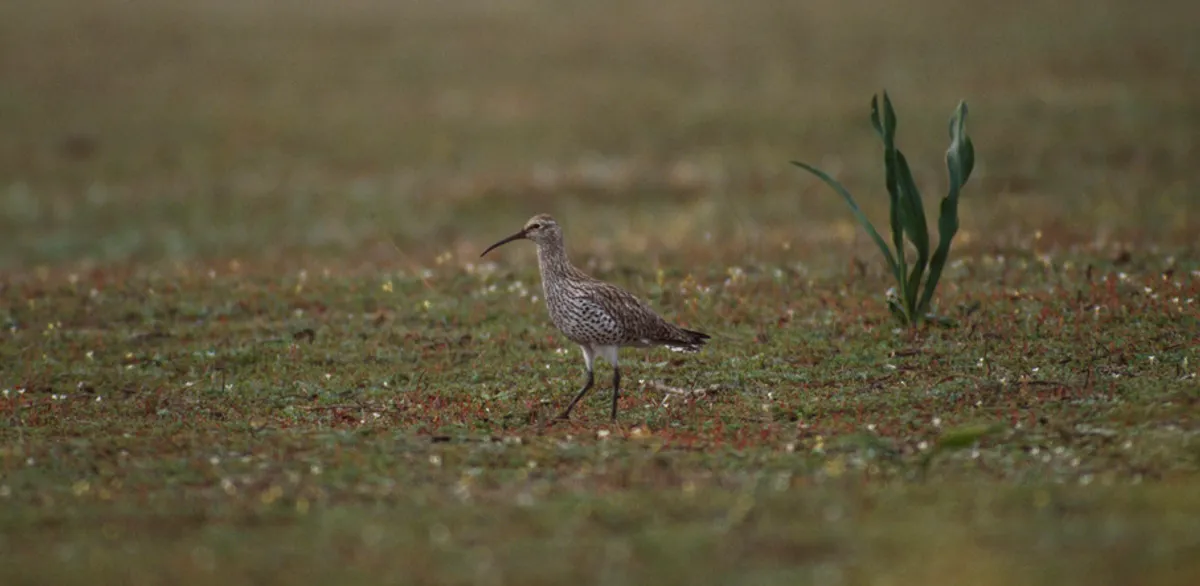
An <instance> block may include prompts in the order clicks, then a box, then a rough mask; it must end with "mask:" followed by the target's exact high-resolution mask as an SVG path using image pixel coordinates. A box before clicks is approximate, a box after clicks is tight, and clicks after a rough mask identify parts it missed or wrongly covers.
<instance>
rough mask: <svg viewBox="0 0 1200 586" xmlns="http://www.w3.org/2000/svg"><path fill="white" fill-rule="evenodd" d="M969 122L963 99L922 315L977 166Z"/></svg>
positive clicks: (955, 123)
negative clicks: (963, 194)
mask: <svg viewBox="0 0 1200 586" xmlns="http://www.w3.org/2000/svg"><path fill="white" fill-rule="evenodd" d="M966 125H967V103H966V102H965V101H963V102H959V103H958V108H957V109H956V111H955V113H954V117H952V118H951V119H950V147H949V148H947V149H946V169H947V172H948V174H949V176H950V187H949V192H948V193H947V195H946V197H944V198H942V204H941V206H940V208H941V209H940V211H939V215H938V247H937V250H936V251H934V253H933V259H932V261H931V262H930V265H929V278H928V279H927V281H926V283H925V290H924V292H923V293H922V294H921V301H920V303H919V304H918V305H917V311H918V312H920V313H921V314H922V315H924V314H925V313H928V311H929V303H930V301H931V300H932V299H933V292H934V290H935V289H936V288H937V284H938V280H940V279H941V276H942V269H943V268H944V267H945V266H946V259H947V258H948V257H949V256H950V242H951V240H953V239H954V235H955V233H957V232H958V196H959V194H960V193H961V192H962V187H963V185H964V184H966V182H967V179H968V178H969V177H970V176H971V171H972V170H973V169H974V167H975V146H974V145H973V144H971V137H969V136H967V128H966Z"/></svg>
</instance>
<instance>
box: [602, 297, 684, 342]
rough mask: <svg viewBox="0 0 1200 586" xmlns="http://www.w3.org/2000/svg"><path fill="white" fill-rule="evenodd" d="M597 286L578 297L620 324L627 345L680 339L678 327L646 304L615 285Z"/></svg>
mask: <svg viewBox="0 0 1200 586" xmlns="http://www.w3.org/2000/svg"><path fill="white" fill-rule="evenodd" d="M596 283H597V284H596V286H594V287H589V288H588V289H587V290H586V291H581V292H580V295H581V296H582V297H584V298H586V300H587V302H589V303H593V304H595V305H597V306H599V308H600V309H601V310H602V311H604V312H605V313H606V314H608V315H609V316H611V317H612V319H613V320H615V321H616V322H617V323H618V324H619V325H620V328H621V332H622V335H623V337H624V338H625V341H626V342H628V343H639V344H645V345H649V344H663V343H669V342H671V341H673V340H675V339H676V338H678V337H679V335H680V332H679V328H676V327H675V326H673V325H671V324H670V323H668V322H667V321H666V320H664V319H663V318H662V317H661V316H659V315H658V313H656V312H655V311H654V310H653V309H651V308H650V306H649V305H648V304H647V303H646V302H645V301H643V300H641V299H639V298H638V297H637V296H635V295H634V294H632V293H630V292H628V291H626V290H624V289H622V288H620V287H617V286H616V285H612V284H609V283H605V282H603V281H596Z"/></svg>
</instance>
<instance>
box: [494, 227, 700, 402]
mask: <svg viewBox="0 0 1200 586" xmlns="http://www.w3.org/2000/svg"><path fill="white" fill-rule="evenodd" d="M520 239H528V240H532V241H533V242H534V244H537V251H538V269H539V270H540V271H541V275H542V291H543V292H544V293H545V297H546V308H547V309H548V310H549V312H550V320H551V321H553V322H554V325H555V327H557V328H558V329H559V331H561V332H562V333H563V334H564V335H565V336H566V337H567V339H569V340H571V341H572V342H575V343H576V344H579V347H580V349H582V350H583V359H584V361H586V363H587V382H586V383H585V384H584V386H583V389H582V390H580V391H579V394H578V395H576V396H575V398H574V399H573V400H572V401H571V403H570V404H569V405H567V408H566V410H565V411H563V413H562V415H559V418H561V419H566V418H568V417H570V415H571V410H572V409H574V408H575V404H576V403H578V402H579V400H580V399H582V398H583V396H584V395H586V394H587V392H588V390H590V389H591V388H592V383H593V381H594V375H593V368H592V367H593V364H594V363H595V359H596V356H600V357H601V358H604V359H605V360H606V361H607V362H608V363H609V364H611V365H612V367H613V399H612V418H613V420H614V421H615V420H616V419H617V397H618V396H619V395H620V388H621V368H620V366H618V365H617V354H618V351H619V350H620V348H621V347H622V346H633V347H646V346H666V347H668V348H670V349H672V350H677V351H681V352H698V351H699V350H700V348H701V347H702V346H704V344H705V341H707V340H708V339H709V336H708V334H705V333H703V332H697V331H693V330H688V329H684V328H681V327H679V326H676V325H674V324H672V323H670V322H668V321H666V320H664V319H663V318H662V317H660V316H659V315H658V314H657V313H655V312H654V310H653V309H650V306H649V305H646V303H645V302H644V301H642V300H641V299H638V298H637V297H635V296H634V295H632V294H631V293H629V292H628V291H625V290H624V289H621V288H620V287H617V286H616V285H612V284H609V283H605V282H604V281H601V280H599V279H595V278H592V277H590V276H588V275H587V274H585V273H584V272H583V271H581V270H579V269H577V268H575V266H574V265H572V264H571V262H570V261H569V260H567V251H566V247H565V245H564V244H563V234H562V229H561V228H560V227H559V226H558V222H555V221H554V218H552V217H550V216H549V215H547V214H538V215H536V216H534V217H532V218H530V219H529V221H528V222H526V223H525V227H524V228H522V229H521V231H520V232H517V233H516V234H513V235H512V236H509V237H508V238H505V239H503V240H501V241H499V242H497V243H495V244H493V245H491V246H489V247H488V248H487V250H485V251H483V254H481V255H480V256H483V255H485V254H487V253H488V252H490V251H491V250H492V249H494V248H496V247H498V246H500V245H502V244H506V243H508V242H512V241H513V240H520Z"/></svg>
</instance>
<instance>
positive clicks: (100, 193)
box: [0, 0, 1200, 271]
mask: <svg viewBox="0 0 1200 586" xmlns="http://www.w3.org/2000/svg"><path fill="white" fill-rule="evenodd" d="M1198 82H1200V8H1197V7H1196V5H1195V3H1194V2H1190V1H1184V0H1160V1H1158V2H1154V3H1147V2H1137V1H1135V0H1086V1H1085V0H1060V1H1055V2H1040V1H1038V2H1034V1H1031V0H1014V1H1011V2H983V1H963V0H957V1H951V0H910V1H908V2H885V1H882V0H875V1H872V0H860V1H846V2H833V1H828V0H809V1H804V2H800V1H795V0H792V1H780V0H755V1H754V2H728V1H725V0H659V1H656V2H634V1H627V0H609V1H607V2H584V1H578V0H555V1H550V0H545V1H535V0H505V1H490V2H484V1H461V2H428V1H401V0H338V1H332V0H325V1H321V0H312V1H308V2H294V1H284V0H254V1H252V2H246V1H234V0H156V1H150V0H133V1H116V0H38V1H37V2H32V1H25V2H4V3H0V232H2V233H3V234H4V236H3V242H4V244H3V246H0V268H3V269H5V270H18V271H19V270H23V269H26V268H30V267H34V266H65V265H72V266H74V265H79V264H80V263H83V264H85V265H86V264H101V265H115V264H123V263H131V262H175V261H180V260H184V261H196V260H198V261H203V262H209V261H224V260H226V259H232V258H237V259H241V260H242V261H243V262H245V263H248V264H250V265H261V266H264V267H271V266H276V265H275V264H274V263H280V262H286V263H305V262H315V260H322V262H331V263H333V264H335V265H336V266H339V267H342V268H346V269H349V270H353V269H354V268H356V267H357V268H362V267H365V268H371V267H387V266H392V265H404V264H406V263H408V264H420V263H423V262H427V261H428V259H431V258H433V257H435V256H437V255H440V254H444V253H445V252H452V253H456V254H461V255H463V256H464V258H467V257H473V256H475V255H476V254H477V253H478V251H479V250H481V249H482V247H483V246H485V245H486V244H488V243H490V242H492V241H494V240H495V239H497V238H499V237H501V236H503V235H506V234H508V233H511V232H512V231H513V230H514V229H516V228H517V227H519V225H520V224H521V223H522V222H523V221H524V220H525V219H526V218H528V217H529V216H531V215H533V214H535V213H538V212H549V213H552V214H555V215H556V216H558V217H559V220H560V222H561V223H562V224H563V225H564V227H565V229H566V231H567V236H568V243H569V245H570V247H571V248H572V250H573V251H575V252H574V254H582V255H598V256H606V255H607V256H619V255H633V254H645V253H649V254H653V255H656V256H659V257H660V258H664V259H669V258H671V257H673V256H676V255H678V256H679V257H680V259H682V258H685V257H686V258H687V259H688V260H696V261H703V260H728V259H736V258H746V257H751V258H773V257H780V258H796V259H804V260H805V261H806V262H811V263H814V264H816V265H820V264H821V263H822V262H823V261H822V259H825V258H830V259H832V258H836V257H837V256H838V255H837V254H834V252H844V251H845V249H846V247H858V248H861V249H862V250H863V251H864V252H865V253H866V254H871V253H872V251H871V250H870V248H869V247H870V243H869V242H868V241H866V239H865V238H862V237H861V236H860V235H859V231H858V229H857V228H856V227H855V226H854V225H853V224H851V221H852V220H851V218H850V216H849V213H848V212H847V210H846V209H845V205H844V203H843V202H842V201H841V200H840V198H838V196H837V195H836V194H835V193H834V192H832V191H830V190H828V189H827V188H825V187H824V186H822V185H820V184H819V183H818V182H817V181H816V180H815V179H813V178H811V177H810V176H807V175H805V174H802V173H801V172H800V171H798V170H797V169H795V168H792V167H791V166H790V165H788V161H789V160H791V159H801V160H805V161H808V162H811V163H815V164H818V165H820V166H822V167H824V168H825V169H826V170H827V171H829V172H830V173H831V174H833V175H834V176H836V177H838V178H840V179H841V180H842V181H844V182H845V183H846V184H847V186H848V187H850V188H851V190H852V191H853V192H854V193H855V194H857V195H858V198H859V200H860V202H861V203H862V204H863V205H864V207H865V208H866V209H867V211H868V213H869V214H870V215H871V216H872V217H874V218H878V219H882V218H884V217H885V214H886V194H885V192H884V191H883V179H882V165H881V164H880V154H879V150H880V149H879V145H878V144H877V143H876V139H875V137H874V135H873V133H872V131H871V128H870V126H869V123H868V113H869V109H868V105H869V102H870V98H871V96H872V94H873V93H874V92H876V91H879V90H880V89H883V88H886V89H887V90H888V91H889V92H890V93H891V95H892V98H893V100H894V102H895V104H896V108H897V110H898V114H899V121H900V126H899V141H900V146H901V147H902V148H903V149H904V150H905V151H906V153H907V154H908V158H909V160H910V162H911V163H912V165H913V167H914V171H915V173H916V175H917V179H918V182H919V183H920V184H921V186H922V187H923V188H924V191H925V194H926V202H927V203H926V207H927V209H928V210H932V209H934V207H933V206H935V205H936V200H935V199H934V198H935V197H940V196H941V194H942V193H944V189H945V166H944V162H943V159H942V157H943V153H944V150H945V147H946V142H947V136H946V121H947V119H948V118H949V116H950V114H951V113H952V111H953V109H954V107H955V105H956V104H957V102H958V100H960V99H965V100H967V101H968V103H969V104H970V107H971V117H970V119H969V130H970V133H971V135H972V136H973V138H974V140H975V144H976V148H977V152H978V155H977V158H978V166H977V168H976V175H975V176H974V177H973V178H972V180H971V183H969V184H968V186H967V189H966V192H965V195H964V200H963V204H962V208H961V209H962V213H963V216H964V217H963V224H964V232H963V233H962V237H963V239H962V240H961V244H962V246H963V249H965V250H968V251H969V250H970V249H971V248H972V247H975V248H979V247H983V248H987V249H994V248H1000V249H1003V248H1005V247H1012V246H1020V245H1022V243H1026V244H1027V243H1028V239H1029V238H1030V237H1031V236H1030V235H1031V234H1039V233H1040V237H1039V238H1040V241H1041V242H1042V243H1043V246H1044V247H1046V248H1047V249H1052V248H1055V247H1062V248H1067V247H1071V246H1076V245H1079V246H1094V245H1097V244H1100V245H1104V243H1106V242H1115V241H1120V240H1123V239H1124V240H1134V241H1140V242H1150V243H1152V244H1154V245H1156V246H1161V247H1178V246H1194V245H1195V234H1197V228H1198V227H1200V216H1198V214H1197V204H1196V203H1195V202H1196V200H1197V195H1200V194H1198V193H1197V188H1198V187H1200V165H1197V161H1200V158H1198V154H1200V153H1198V146H1197V140H1198V139H1197V136H1198V135H1200V83H1198ZM931 213H932V211H931ZM529 252H530V251H527V250H524V251H517V252H513V253H511V254H529ZM680 259H672V260H680ZM831 262H832V261H831Z"/></svg>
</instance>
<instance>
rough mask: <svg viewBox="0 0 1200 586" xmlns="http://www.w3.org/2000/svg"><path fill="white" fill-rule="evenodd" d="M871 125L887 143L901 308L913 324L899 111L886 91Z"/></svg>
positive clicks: (876, 102)
mask: <svg viewBox="0 0 1200 586" xmlns="http://www.w3.org/2000/svg"><path fill="white" fill-rule="evenodd" d="M871 125H872V126H874V127H875V130H876V132H877V133H878V134H879V136H880V138H881V139H882V140H883V167H884V180H885V183H886V186H887V192H888V211H889V213H890V219H891V227H892V246H894V247H895V251H896V266H897V267H898V268H897V272H898V276H897V277H896V286H897V287H898V288H899V290H900V292H899V295H900V299H901V305H902V306H903V307H904V308H905V310H906V311H905V316H906V319H905V323H906V324H911V323H912V319H913V317H914V316H913V314H912V312H911V311H908V309H909V307H910V306H911V305H912V303H910V301H909V299H908V297H907V296H908V261H906V260H905V258H904V225H905V224H906V223H907V219H906V218H905V216H906V215H907V210H906V209H905V206H904V203H903V201H902V199H901V194H900V188H899V186H898V185H897V183H896V111H895V110H893V109H892V100H891V98H889V97H888V93H887V91H886V90H885V91H884V92H883V114H882V121H881V116H880V112H879V100H878V97H875V98H872V100H871Z"/></svg>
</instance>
